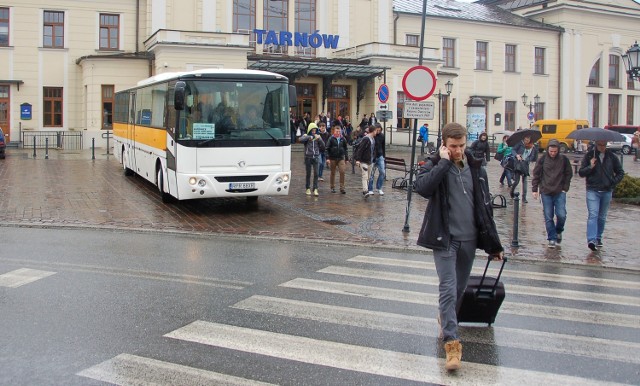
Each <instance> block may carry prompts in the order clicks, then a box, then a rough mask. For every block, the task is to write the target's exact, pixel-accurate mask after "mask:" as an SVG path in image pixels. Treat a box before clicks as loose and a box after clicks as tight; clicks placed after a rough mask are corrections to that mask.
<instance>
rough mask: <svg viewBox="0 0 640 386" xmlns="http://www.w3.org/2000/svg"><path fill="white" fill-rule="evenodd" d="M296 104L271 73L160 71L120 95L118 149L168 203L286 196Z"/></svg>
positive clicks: (127, 166) (126, 164) (282, 80)
mask: <svg viewBox="0 0 640 386" xmlns="http://www.w3.org/2000/svg"><path fill="white" fill-rule="evenodd" d="M290 101H291V102H293V103H294V104H295V101H296V96H295V87H294V86H290V85H289V84H288V79H287V78H286V77H285V76H282V75H279V74H274V73H270V72H264V71H253V70H214V69H210V70H198V71H192V72H182V73H167V74H161V75H157V76H154V77H151V78H149V79H145V80H143V81H140V82H138V85H137V86H136V87H133V88H130V89H127V90H122V91H119V92H117V93H116V99H115V102H116V103H115V110H114V115H113V121H114V122H113V137H114V154H116V155H117V157H118V160H119V161H120V163H121V164H122V167H123V169H124V173H125V175H132V174H133V173H136V174H138V175H140V176H141V177H143V178H145V179H147V180H149V181H150V182H151V183H153V184H155V185H156V186H157V187H158V191H159V192H160V195H161V197H162V200H163V201H165V202H167V201H170V200H172V199H178V200H188V199H195V198H208V197H247V199H249V200H256V199H257V197H258V196H260V195H286V194H288V192H289V186H290V178H291V138H290V135H291V134H290V133H291V131H290V128H289V125H290V123H289V107H290Z"/></svg>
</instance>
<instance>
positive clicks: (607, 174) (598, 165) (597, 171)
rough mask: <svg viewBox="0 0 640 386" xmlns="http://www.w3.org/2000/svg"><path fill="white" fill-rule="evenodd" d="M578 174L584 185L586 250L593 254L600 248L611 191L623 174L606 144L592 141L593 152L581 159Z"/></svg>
mask: <svg viewBox="0 0 640 386" xmlns="http://www.w3.org/2000/svg"><path fill="white" fill-rule="evenodd" d="M578 174H579V175H580V177H586V183H587V211H588V212H589V217H588V219H587V246H588V247H589V249H591V250H592V251H597V250H598V248H600V247H602V246H603V244H602V233H603V232H604V225H605V222H606V220H607V212H608V211H609V204H610V203H611V197H612V195H613V189H614V188H615V186H616V185H618V184H619V183H620V181H622V178H623V177H624V170H623V169H622V165H621V164H620V160H619V159H618V157H616V155H615V154H613V152H611V150H609V149H607V141H596V146H595V148H594V149H591V150H589V151H588V152H587V153H586V154H585V155H584V158H583V159H582V163H581V164H580V169H579V170H578Z"/></svg>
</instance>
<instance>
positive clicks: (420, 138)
mask: <svg viewBox="0 0 640 386" xmlns="http://www.w3.org/2000/svg"><path fill="white" fill-rule="evenodd" d="M422 141H424V139H423V138H422V135H420V134H418V142H422Z"/></svg>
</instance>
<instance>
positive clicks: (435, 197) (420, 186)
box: [413, 150, 503, 254]
mask: <svg viewBox="0 0 640 386" xmlns="http://www.w3.org/2000/svg"><path fill="white" fill-rule="evenodd" d="M465 158H466V161H467V162H468V163H469V168H470V170H471V177H472V180H473V203H474V205H473V210H474V221H475V224H476V228H477V231H478V235H477V242H478V245H477V248H478V249H483V250H484V251H485V252H486V253H488V254H495V253H498V252H502V251H503V248H502V244H501V243H500V237H499V236H498V231H497V229H496V224H495V222H494V221H493V206H492V204H491V195H490V193H489V184H488V183H487V171H486V170H485V168H483V167H482V160H481V159H475V158H473V156H472V154H471V152H470V151H469V150H465ZM452 165H453V163H452V162H451V161H450V160H447V159H442V158H440V156H439V155H436V156H435V157H433V158H431V159H429V160H428V161H427V162H426V163H425V164H424V165H423V166H422V168H420V171H419V172H418V176H417V178H416V181H415V182H414V184H413V186H414V189H415V190H416V192H417V193H418V194H420V195H421V196H422V197H424V198H427V199H429V204H428V205H427V211H426V213H425V216H424V220H423V222H422V228H421V229H420V234H419V235H418V241H417V244H418V245H420V246H422V247H425V248H430V249H434V250H448V249H449V244H450V243H451V233H450V232H449V198H448V197H449V186H448V182H447V174H448V173H449V168H450V167H451V166H452Z"/></svg>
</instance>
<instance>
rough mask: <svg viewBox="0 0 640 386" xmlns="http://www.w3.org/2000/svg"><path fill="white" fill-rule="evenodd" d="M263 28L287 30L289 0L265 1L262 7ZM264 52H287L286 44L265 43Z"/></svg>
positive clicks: (281, 53)
mask: <svg viewBox="0 0 640 386" xmlns="http://www.w3.org/2000/svg"><path fill="white" fill-rule="evenodd" d="M263 12H264V29H265V30H267V31H288V20H289V1H288V0H280V1H265V2H264V7H263ZM263 50H264V52H265V53H271V54H279V55H284V54H286V53H287V46H286V45H279V44H265V45H263Z"/></svg>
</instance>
